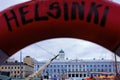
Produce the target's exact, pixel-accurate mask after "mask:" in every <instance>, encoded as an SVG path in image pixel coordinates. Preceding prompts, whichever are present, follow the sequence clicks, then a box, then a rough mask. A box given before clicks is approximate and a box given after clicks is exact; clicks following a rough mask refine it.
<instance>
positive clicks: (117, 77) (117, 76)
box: [115, 47, 120, 80]
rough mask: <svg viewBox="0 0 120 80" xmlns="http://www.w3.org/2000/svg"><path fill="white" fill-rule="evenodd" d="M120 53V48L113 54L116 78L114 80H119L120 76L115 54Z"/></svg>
mask: <svg viewBox="0 0 120 80" xmlns="http://www.w3.org/2000/svg"><path fill="white" fill-rule="evenodd" d="M119 53H120V47H119V48H118V49H117V50H116V52H115V68H116V77H115V80H120V75H119V73H118V64H117V54H119Z"/></svg>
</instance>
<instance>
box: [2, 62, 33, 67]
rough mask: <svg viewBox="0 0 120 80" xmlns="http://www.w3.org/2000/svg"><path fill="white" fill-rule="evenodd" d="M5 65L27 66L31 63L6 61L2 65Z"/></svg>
mask: <svg viewBox="0 0 120 80" xmlns="http://www.w3.org/2000/svg"><path fill="white" fill-rule="evenodd" d="M4 65H22V66H23V65H24V66H25V65H26V66H30V65H28V64H26V63H23V62H5V63H3V64H2V65H1V66H4ZM30 67H32V66H30Z"/></svg>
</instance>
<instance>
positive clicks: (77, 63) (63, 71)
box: [34, 51, 120, 80]
mask: <svg viewBox="0 0 120 80" xmlns="http://www.w3.org/2000/svg"><path fill="white" fill-rule="evenodd" d="M59 54H60V55H59V58H58V59H56V60H54V61H53V62H52V63H51V64H50V65H49V66H48V67H46V69H45V70H43V72H42V75H43V77H44V76H45V75H48V76H49V77H55V76H56V77H58V78H63V77H64V78H75V79H76V80H77V79H78V80H80V79H85V78H86V77H88V76H98V77H99V76H101V75H103V74H105V75H111V74H114V75H115V70H116V68H115V63H114V61H113V60H105V59H104V58H102V59H101V60H96V59H93V60H78V59H75V60H68V59H65V55H64V51H60V52H59ZM63 55H64V56H63ZM45 63H46V61H42V62H38V61H36V62H35V64H34V71H37V70H38V69H39V68H40V67H41V66H42V65H43V64H45ZM117 64H118V72H120V62H118V63H117Z"/></svg>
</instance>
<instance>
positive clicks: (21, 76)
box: [20, 51, 22, 78]
mask: <svg viewBox="0 0 120 80" xmlns="http://www.w3.org/2000/svg"><path fill="white" fill-rule="evenodd" d="M21 67H22V52H21V51H20V78H22V68H21Z"/></svg>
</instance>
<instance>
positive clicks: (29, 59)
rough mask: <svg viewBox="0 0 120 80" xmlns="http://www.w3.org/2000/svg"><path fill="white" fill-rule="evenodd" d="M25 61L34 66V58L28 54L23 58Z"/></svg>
mask: <svg viewBox="0 0 120 80" xmlns="http://www.w3.org/2000/svg"><path fill="white" fill-rule="evenodd" d="M23 62H24V63H26V64H28V65H30V66H33V67H34V61H33V58H31V57H30V56H26V57H25V58H24V59H23Z"/></svg>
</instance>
